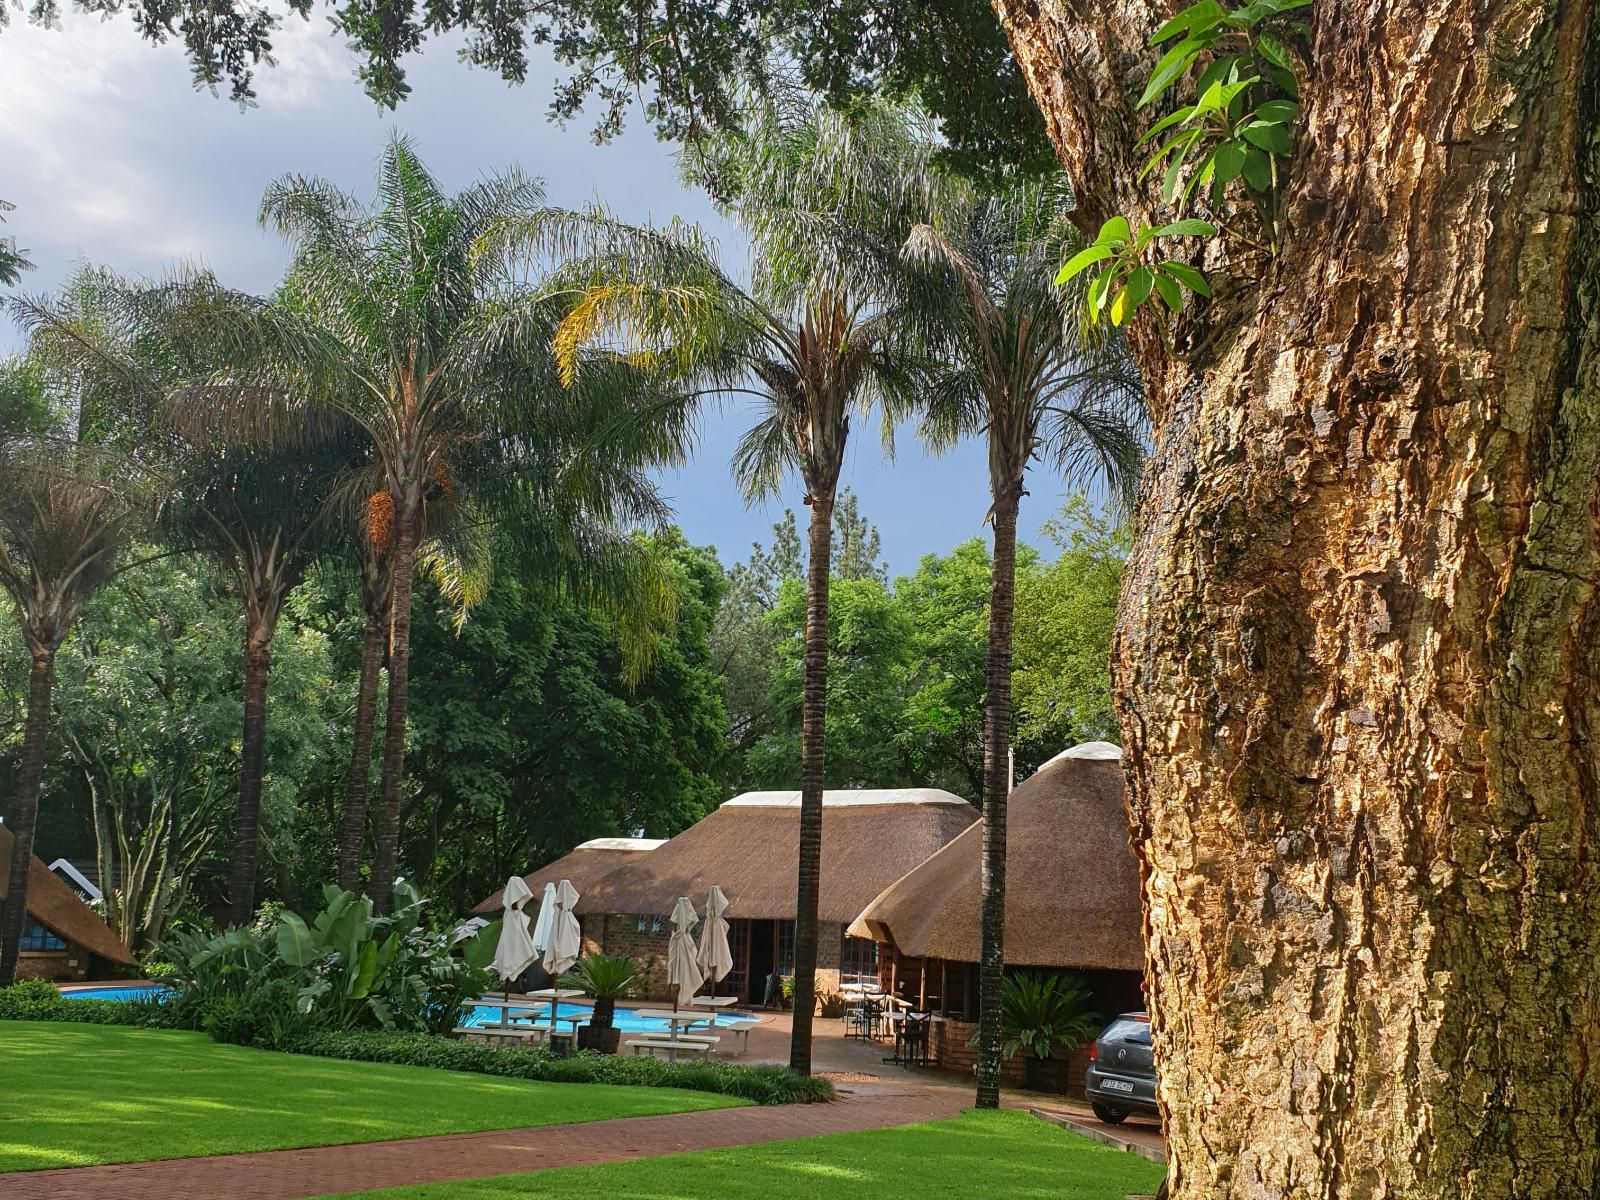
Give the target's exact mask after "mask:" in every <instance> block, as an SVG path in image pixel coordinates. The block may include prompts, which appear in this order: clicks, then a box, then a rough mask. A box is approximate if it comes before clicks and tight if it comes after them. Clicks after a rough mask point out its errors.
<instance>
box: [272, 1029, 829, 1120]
mask: <svg viewBox="0 0 1600 1200" xmlns="http://www.w3.org/2000/svg"><path fill="white" fill-rule="evenodd" d="M282 1049H285V1050H288V1051H290V1052H292V1053H295V1054H312V1055H317V1056H320V1057H323V1058H342V1059H352V1060H358V1061H362V1062H381V1063H394V1064H398V1065H402V1066H413V1067H434V1068H437V1069H440V1070H445V1071H470V1072H475V1073H477V1074H480V1075H500V1076H505V1077H508V1078H513V1079H534V1080H541V1081H543V1082H547V1083H602V1084H617V1085H624V1086H632V1087H671V1088H683V1089H685V1090H687V1091H694V1092H714V1093H717V1094H719V1095H724V1096H735V1097H738V1098H739V1099H741V1100H749V1101H752V1102H754V1103H756V1104H812V1103H818V1102H821V1101H826V1100H832V1099H833V1096H834V1093H833V1085H832V1084H831V1083H829V1082H828V1081H827V1080H826V1079H818V1078H816V1077H814V1076H804V1075H796V1074H795V1073H794V1072H793V1071H791V1070H789V1069H788V1068H787V1067H782V1066H777V1065H770V1064H768V1065H760V1066H748V1067H747V1066H736V1065H734V1064H732V1063H719V1062H710V1063H668V1062H662V1061H661V1060H659V1059H655V1058H618V1057H615V1056H613V1055H608V1054H591V1053H588V1052H586V1051H579V1052H578V1053H576V1054H573V1055H571V1056H570V1057H568V1058H558V1057H557V1056H556V1055H554V1054H552V1053H550V1051H549V1050H547V1049H545V1048H544V1047H542V1046H492V1045H488V1044H486V1043H483V1042H463V1041H457V1040H455V1039H453V1038H446V1037H436V1036H433V1035H430V1034H421V1033H413V1034H396V1033H386V1032H381V1031H376V1030H372V1031H332V1030H328V1031H322V1032H314V1033H309V1034H306V1035H304V1036H301V1037H299V1038H295V1039H293V1040H291V1041H289V1042H288V1043H286V1044H285V1045H284V1046H283V1047H282Z"/></svg>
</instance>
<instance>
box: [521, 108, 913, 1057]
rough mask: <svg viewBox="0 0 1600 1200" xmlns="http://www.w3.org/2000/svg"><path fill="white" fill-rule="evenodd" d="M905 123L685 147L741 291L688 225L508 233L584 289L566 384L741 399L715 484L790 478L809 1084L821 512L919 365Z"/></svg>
mask: <svg viewBox="0 0 1600 1200" xmlns="http://www.w3.org/2000/svg"><path fill="white" fill-rule="evenodd" d="M929 160H930V152H929V149H928V146H927V144H926V142H925V141H923V140H922V139H920V138H918V137H917V136H916V131H915V130H914V128H913V126H912V124H911V123H910V120H909V118H908V116H907V114H905V113H903V112H901V111H899V110H897V109H893V108H888V107H881V106H866V107H863V108H861V109H859V110H857V111H854V112H852V113H849V114H844V113H839V112H835V111H832V110H829V109H827V108H825V107H822V106H820V105H817V104H814V103H812V102H810V101H808V100H800V101H795V100H781V101H778V102H772V103H768V104H766V105H764V106H762V107H759V108H758V109H757V110H756V112H755V114H754V116H752V118H751V121H750V123H749V125H748V126H747V129H746V131H745V132H743V133H741V134H738V135H728V136H726V137H721V138H717V139H708V140H706V141H704V142H702V143H701V144H699V145H698V146H696V147H695V148H694V150H693V151H692V152H686V154H685V157H684V163H685V169H686V173H687V174H688V175H689V177H690V178H691V179H693V180H694V181H696V182H698V183H700V184H702V185H703V186H705V187H706V189H707V190H708V191H709V192H710V193H711V194H712V196H713V197H714V198H715V199H716V200H717V201H718V203H719V207H720V209H721V211H722V212H723V213H724V215H725V216H727V217H728V218H729V219H730V220H732V221H733V222H734V223H736V224H737V225H739V226H740V227H741V228H742V229H743V230H744V231H745V233H746V234H747V235H748V237H749V240H750V247H751V260H750V271H749V274H750V286H748V287H745V286H741V284H739V283H738V282H736V281H735V279H734V277H733V276H732V275H731V274H729V273H728V272H727V271H725V270H724V269H723V267H722V265H721V264H720V263H719V261H718V259H717V255H716V252H715V250H714V248H713V246H712V245H711V243H710V241H709V239H707V238H706V237H705V236H704V235H703V234H702V233H701V232H700V231H699V230H697V229H695V228H692V227H689V226H684V225H677V224H675V225H672V226H669V227H667V228H665V229H638V228H630V227H626V226H623V225H621V224H619V223H617V222H615V221H614V220H612V219H610V218H609V217H608V216H607V215H606V214H604V213H600V212H593V211H591V212H588V213H584V214H573V215H571V216H569V217H567V218H565V219H564V220H553V219H551V220H546V221H545V222H544V223H543V224H541V225H528V226H524V227H523V229H522V230H521V231H520V233H521V235H522V240H523V241H524V242H525V243H527V244H535V245H543V246H545V247H547V248H550V247H555V248H561V249H566V250H569V251H577V250H581V251H583V252H586V253H587V255H588V258H587V261H586V262H584V263H582V264H581V265H580V266H578V267H576V268H574V269H573V271H572V272H571V274H572V275H574V276H576V277H578V278H579V279H580V281H581V282H582V283H583V284H584V285H585V292H584V295H583V298H582V300H580V301H579V302H578V304H577V305H575V306H574V308H573V310H572V312H571V314H570V315H569V316H568V317H567V318H566V320H565V321H564V322H563V325H562V328H561V331H560V333H559V334H558V335H557V338H556V352H557V357H558V359H559V360H560V363H561V366H562V369H563V371H564V372H565V374H566V376H567V378H568V379H577V378H580V373H579V372H578V370H577V366H578V364H577V362H576V355H577V353H578V351H579V349H580V348H582V347H585V346H588V345H591V344H593V343H596V342H598V343H602V344H607V345H610V346H612V347H614V348H619V349H621V350H622V351H623V352H624V353H626V354H627V355H628V356H630V357H631V358H632V359H633V360H634V361H636V362H640V363H643V364H646V365H649V366H652V367H654V368H656V369H659V370H661V371H663V372H664V373H666V374H667V375H668V376H669V377H672V378H675V379H681V380H684V381H686V382H688V383H689V384H690V385H691V386H692V387H693V388H694V389H695V392H696V394H698V395H713V394H716V395H722V396H737V397H741V398H743V399H745V400H747V401H749V402H750V405H751V407H752V408H753V409H754V410H755V414H756V419H755V423H754V424H753V425H752V426H751V427H750V428H749V430H748V431H747V432H746V433H745V434H744V436H743V437H742V438H741V439H740V441H739V443H738V447H737V449H736V451H735V453H734V462H733V470H734V475H735V478H736V479H737V481H738V483H739V486H740V487H741V489H742V490H743V491H744V493H745V495H746V497H747V498H748V499H750V500H752V501H754V500H756V499H758V498H762V497H766V496H770V495H773V494H775V493H776V492H777V491H778V490H779V488H780V486H781V484H782V482H783V480H784V478H785V477H786V476H787V475H788V474H789V473H790V472H791V471H792V472H794V473H796V474H798V475H799V477H800V480H801V482H802V484H803V485H804V487H805V503H806V505H807V506H808V507H809V508H810V510H811V518H810V528H809V531H808V537H807V541H808V546H809V555H810V557H809V563H808V567H807V583H806V587H807V592H806V595H807V605H806V624H805V672H804V690H803V695H804V699H803V708H802V717H801V735H800V763H799V776H800V795H801V802H800V851H799V862H798V871H797V900H796V918H795V941H794V957H795V961H794V979H795V1004H794V1030H793V1040H792V1043H791V1049H790V1065H791V1066H792V1067H793V1068H794V1069H795V1070H796V1071H800V1072H809V1071H810V1069H811V1018H812V1008H813V996H814V992H815V971H816V955H817V915H816V914H817V892H818V884H819V880H820V874H821V844H822V793H823V789H824V786H825V776H824V753H825V748H824V741H823V724H824V715H825V705H826V695H827V661H828V580H829V567H830V562H829V558H830V549H831V537H832V528H833V507H834V499H835V495H836V493H837V490H838V484H839V475H840V471H841V470H842V468H843V465H844V454H845V447H846V443H847V440H848V437H849V433H850V427H851V423H852V421H853V420H855V419H863V418H866V417H868V416H869V414H870V413H871V412H872V411H873V408H874V407H875V406H876V407H878V410H879V413H880V415H881V417H882V419H883V422H884V430H885V434H886V435H887V434H888V432H889V431H890V430H891V429H892V424H893V421H894V419H895V418H896V417H897V416H898V415H900V414H901V413H902V412H904V411H905V409H906V407H907V405H908V403H909V399H910V397H911V395H912V394H913V392H914V390H915V387H914V385H915V379H916V377H917V366H918V360H916V359H915V357H914V356H913V355H912V354H911V353H910V351H909V350H908V348H907V343H906V342H905V341H904V340H903V339H902V337H901V336H900V335H901V333H902V331H903V330H904V329H905V327H906V326H905V322H904V320H903V318H902V315H901V314H900V313H899V312H898V311H897V309H896V307H895V299H896V296H897V290H896V288H895V287H893V286H892V284H891V277H892V276H893V275H894V273H895V272H896V271H897V270H898V250H899V246H900V244H901V242H902V241H903V240H904V238H905V236H906V235H907V234H908V233H909V232H910V230H911V227H912V225H913V224H914V222H916V221H917V220H920V219H923V218H924V217H925V216H926V215H927V214H928V213H929V211H930V207H931V206H932V205H933V204H934V202H935V199H936V197H937V194H938V191H939V188H938V183H937V180H936V177H935V175H934V173H933V171H932V170H931V168H930V162H929Z"/></svg>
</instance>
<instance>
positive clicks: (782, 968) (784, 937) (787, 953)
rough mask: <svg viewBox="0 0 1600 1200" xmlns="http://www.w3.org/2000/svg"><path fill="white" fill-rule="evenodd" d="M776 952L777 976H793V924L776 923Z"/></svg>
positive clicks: (789, 922)
mask: <svg viewBox="0 0 1600 1200" xmlns="http://www.w3.org/2000/svg"><path fill="white" fill-rule="evenodd" d="M774 923H775V924H776V925H777V927H778V951H777V954H776V956H775V957H776V959H777V964H778V969H777V973H778V974H779V975H793V974H794V922H793V921H777V922H774Z"/></svg>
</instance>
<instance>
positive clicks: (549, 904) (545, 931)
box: [533, 883, 556, 958]
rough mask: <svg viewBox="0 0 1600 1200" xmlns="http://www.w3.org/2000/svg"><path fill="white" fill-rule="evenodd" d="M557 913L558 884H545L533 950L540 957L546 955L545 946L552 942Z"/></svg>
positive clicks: (535, 926)
mask: <svg viewBox="0 0 1600 1200" xmlns="http://www.w3.org/2000/svg"><path fill="white" fill-rule="evenodd" d="M555 915H556V885H555V884H554V883H547V884H545V885H544V898H543V899H542V900H540V901H539V919H538V920H537V921H535V922H534V923H533V952H534V953H535V954H537V955H538V956H539V957H540V958H543V957H544V950H545V947H546V946H548V945H549V944H550V925H551V922H552V921H554V920H555Z"/></svg>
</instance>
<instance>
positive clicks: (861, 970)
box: [839, 937, 878, 983]
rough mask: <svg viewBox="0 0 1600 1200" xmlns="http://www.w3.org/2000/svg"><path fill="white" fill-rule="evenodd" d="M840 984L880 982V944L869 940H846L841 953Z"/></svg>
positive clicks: (848, 938)
mask: <svg viewBox="0 0 1600 1200" xmlns="http://www.w3.org/2000/svg"><path fill="white" fill-rule="evenodd" d="M839 982H840V983H877V982H878V943H877V942H874V941H872V940H871V939H869V938H853V937H847V938H845V939H844V945H843V946H842V947H841V948H840V951H839Z"/></svg>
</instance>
